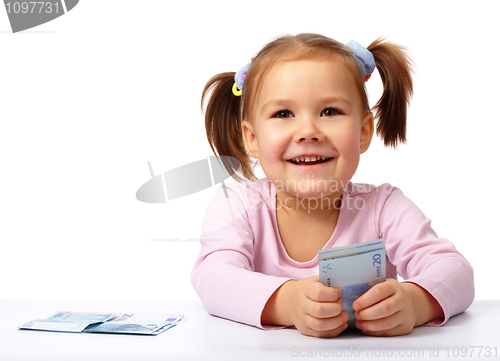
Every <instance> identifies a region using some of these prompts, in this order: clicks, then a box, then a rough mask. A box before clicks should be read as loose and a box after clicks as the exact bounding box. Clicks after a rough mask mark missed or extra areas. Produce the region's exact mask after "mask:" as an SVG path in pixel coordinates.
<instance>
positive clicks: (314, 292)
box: [306, 282, 342, 302]
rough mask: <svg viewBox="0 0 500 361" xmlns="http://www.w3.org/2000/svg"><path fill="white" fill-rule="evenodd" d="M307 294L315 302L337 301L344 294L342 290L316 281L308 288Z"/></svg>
mask: <svg viewBox="0 0 500 361" xmlns="http://www.w3.org/2000/svg"><path fill="white" fill-rule="evenodd" d="M306 296H307V297H308V298H309V299H311V300H312V301H315V302H336V301H338V300H339V299H340V297H341V296H342V292H341V291H340V290H339V289H336V288H331V287H327V286H324V285H322V284H321V283H319V282H315V283H314V284H311V285H310V287H308V288H307V289H306Z"/></svg>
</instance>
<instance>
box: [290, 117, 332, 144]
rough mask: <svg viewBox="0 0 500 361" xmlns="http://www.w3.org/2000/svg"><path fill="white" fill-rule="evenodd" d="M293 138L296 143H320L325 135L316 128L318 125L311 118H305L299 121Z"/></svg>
mask: <svg viewBox="0 0 500 361" xmlns="http://www.w3.org/2000/svg"><path fill="white" fill-rule="evenodd" d="M294 140H295V142H297V143H302V142H318V143H321V142H323V141H324V140H325V135H324V134H323V132H322V131H321V129H319V128H318V125H317V124H316V123H315V121H314V120H312V119H307V120H304V121H302V122H300V125H299V126H298V129H297V132H296V133H295V136H294Z"/></svg>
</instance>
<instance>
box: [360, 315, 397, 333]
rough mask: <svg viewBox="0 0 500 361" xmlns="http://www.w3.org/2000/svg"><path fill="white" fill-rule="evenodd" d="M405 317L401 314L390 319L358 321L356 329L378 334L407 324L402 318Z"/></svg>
mask: <svg viewBox="0 0 500 361" xmlns="http://www.w3.org/2000/svg"><path fill="white" fill-rule="evenodd" d="M402 316H403V315H402V314H401V313H400V312H399V313H396V314H394V315H392V316H389V317H384V318H380V319H376V320H370V321H364V320H363V321H360V320H356V327H357V328H359V329H360V330H362V331H363V332H365V331H367V332H378V331H389V330H392V329H394V328H397V327H398V326H400V325H402V324H404V323H405V320H404V319H403V317H402Z"/></svg>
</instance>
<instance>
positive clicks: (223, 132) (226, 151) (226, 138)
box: [201, 72, 256, 182]
mask: <svg viewBox="0 0 500 361" xmlns="http://www.w3.org/2000/svg"><path fill="white" fill-rule="evenodd" d="M234 74H235V73H234V72H228V73H221V74H218V75H216V76H214V77H212V78H211V79H210V80H209V81H208V82H207V84H206V85H205V88H204V89H203V95H202V97H201V107H202V110H203V105H204V101H205V99H206V98H209V100H208V103H207V106H206V109H205V129H206V132H207V138H208V142H209V144H210V148H212V151H213V152H214V154H215V155H217V157H218V159H219V162H222V164H223V165H224V167H225V168H226V170H227V171H228V173H229V174H231V175H232V177H233V179H235V180H236V181H238V182H242V181H244V179H243V178H242V177H241V176H240V175H239V174H238V171H239V172H241V173H242V174H243V177H245V178H247V179H250V180H255V179H256V178H255V175H254V174H253V170H252V168H251V161H250V159H249V156H248V154H247V152H246V150H245V144H244V142H243V136H242V134H241V125H240V124H241V96H235V95H234V94H233V92H232V87H233V84H234ZM226 157H235V158H237V159H238V160H239V161H240V163H241V169H240V165H239V164H235V163H236V162H234V161H233V162H231V159H230V158H229V159H228V158H226Z"/></svg>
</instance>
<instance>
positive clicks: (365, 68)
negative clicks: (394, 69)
mask: <svg viewBox="0 0 500 361" xmlns="http://www.w3.org/2000/svg"><path fill="white" fill-rule="evenodd" d="M345 45H346V46H347V47H348V48H349V49H350V50H351V51H352V54H353V55H354V59H356V63H358V66H359V68H360V69H361V72H362V73H363V77H364V78H365V79H366V80H368V79H367V77H368V78H369V76H370V75H371V73H373V70H374V69H375V58H374V57H373V54H372V53H371V52H370V51H369V50H368V49H367V48H365V47H364V46H363V45H361V44H360V43H358V42H357V41H354V40H351V41H350V42H348V43H347V44H345Z"/></svg>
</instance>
